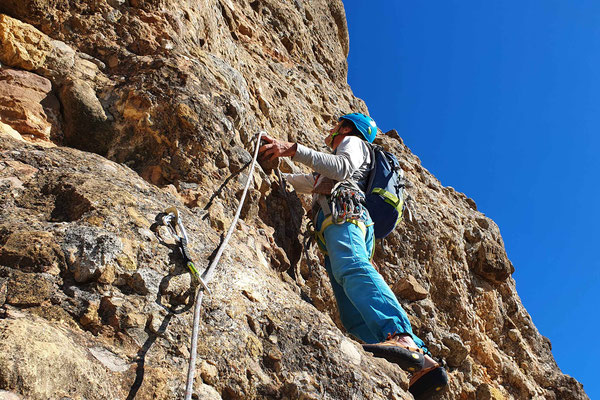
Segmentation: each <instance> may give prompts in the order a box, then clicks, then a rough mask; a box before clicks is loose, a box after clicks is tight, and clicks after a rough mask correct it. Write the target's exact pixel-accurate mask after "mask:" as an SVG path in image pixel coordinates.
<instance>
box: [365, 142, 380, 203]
mask: <svg viewBox="0 0 600 400" xmlns="http://www.w3.org/2000/svg"><path fill="white" fill-rule="evenodd" d="M365 143H366V145H367V147H368V148H369V153H370V155H371V169H370V171H369V179H368V180H367V187H366V190H365V193H371V189H373V180H374V179H375V172H376V170H377V158H376V157H375V145H374V144H371V143H369V142H365Z"/></svg>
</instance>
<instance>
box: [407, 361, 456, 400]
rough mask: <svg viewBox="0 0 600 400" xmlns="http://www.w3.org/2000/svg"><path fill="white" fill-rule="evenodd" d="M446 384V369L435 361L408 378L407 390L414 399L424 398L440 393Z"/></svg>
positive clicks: (422, 399) (420, 399) (424, 399)
mask: <svg viewBox="0 0 600 400" xmlns="http://www.w3.org/2000/svg"><path fill="white" fill-rule="evenodd" d="M446 385H448V374H447V373H446V369H445V368H444V367H442V366H440V364H438V363H436V364H435V365H434V366H432V367H430V368H427V369H425V370H422V371H419V372H417V373H416V374H414V375H413V376H412V378H411V379H410V385H409V387H408V391H409V392H410V393H411V394H412V395H413V397H414V398H415V400H426V399H430V398H431V397H432V396H433V395H435V394H437V393H440V392H441V391H442V390H443V389H444V388H445V387H446Z"/></svg>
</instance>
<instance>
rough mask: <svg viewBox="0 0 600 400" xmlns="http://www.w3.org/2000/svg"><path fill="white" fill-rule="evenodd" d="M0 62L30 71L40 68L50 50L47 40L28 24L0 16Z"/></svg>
mask: <svg viewBox="0 0 600 400" xmlns="http://www.w3.org/2000/svg"><path fill="white" fill-rule="evenodd" d="M0 43H2V45H1V46H0V61H1V62H2V63H3V64H6V65H10V66H13V67H17V68H21V69H24V70H26V71H32V70H35V69H38V68H41V67H42V66H43V65H44V63H45V61H46V57H47V55H48V52H49V51H50V50H51V49H52V45H51V44H50V40H49V38H48V37H47V36H46V35H44V34H43V33H41V32H39V31H38V30H37V29H35V28H34V27H32V26H31V25H29V24H25V23H23V22H21V21H19V20H17V19H14V18H11V17H9V16H7V15H2V14H0Z"/></svg>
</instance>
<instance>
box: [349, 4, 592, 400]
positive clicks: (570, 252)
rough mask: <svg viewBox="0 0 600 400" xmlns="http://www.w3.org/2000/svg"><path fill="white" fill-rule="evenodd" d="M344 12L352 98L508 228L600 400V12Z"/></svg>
mask: <svg viewBox="0 0 600 400" xmlns="http://www.w3.org/2000/svg"><path fill="white" fill-rule="evenodd" d="M344 5H345V8H346V16H347V18H348V28H349V31H350V55H349V58H348V61H349V73H348V83H349V84H350V86H351V87H352V89H353V91H354V94H355V95H356V96H358V97H360V98H362V99H363V100H365V102H366V103H367V106H368V107H369V111H370V113H371V116H372V117H373V118H374V119H375V120H376V121H377V123H378V125H379V127H380V128H381V129H382V130H383V131H386V130H389V129H396V130H398V132H399V133H400V135H401V136H402V137H403V138H404V140H405V143H406V144H407V145H408V147H409V148H410V149H411V150H412V151H413V153H415V154H416V155H417V156H419V158H420V159H421V161H422V164H423V166H424V167H425V168H427V169H428V170H429V171H430V172H432V173H433V174H434V175H435V176H436V177H437V178H438V179H439V180H440V181H441V182H442V184H443V185H446V186H452V187H454V188H455V189H456V190H458V191H460V192H463V193H465V194H467V195H468V196H469V197H471V198H473V199H474V200H475V201H476V203H477V206H478V209H479V210H480V211H481V212H483V213H484V214H486V215H487V216H488V217H490V218H492V219H493V220H494V221H495V222H496V223H497V224H498V226H499V227H500V231H501V233H502V236H503V239H504V242H505V246H506V249H507V253H508V256H509V258H510V259H511V261H512V262H513V264H514V265H515V268H516V272H515V274H514V275H513V277H514V278H515V280H516V282H517V290H518V293H519V295H520V297H521V299H522V301H523V303H524V305H525V307H526V308H527V310H528V311H529V313H530V314H531V316H532V318H533V321H534V323H535V324H536V326H537V327H538V329H539V331H540V332H541V334H543V335H544V336H547V337H548V338H550V340H551V341H552V345H553V354H554V356H555V358H556V360H557V362H558V365H559V367H560V368H561V369H562V371H563V372H564V373H566V374H569V375H571V376H573V377H575V378H576V379H577V380H579V381H580V382H582V383H583V384H584V388H585V390H586V393H587V394H588V396H590V398H600V397H598V396H599V395H600V380H599V379H597V376H595V371H594V368H595V361H596V359H598V358H599V357H600V350H599V348H598V347H597V346H596V339H597V338H598V336H599V335H598V330H599V328H600V326H599V325H600V323H599V321H598V320H599V318H598V317H599V311H598V308H599V307H598V305H597V304H598V300H597V294H598V292H600V261H599V260H598V256H597V247H596V246H597V241H598V229H599V226H600V215H599V214H600V213H599V211H598V198H599V195H600V190H599V187H600V182H599V179H598V176H599V173H600V162H599V161H598V157H597V155H596V153H597V152H598V150H599V149H600V23H599V22H598V21H599V20H600V19H599V17H600V2H598V1H585V0H578V1H568V0H562V1H554V0H532V1H529V0H526V1H522V0H521V1H517V0H505V1H502V2H486V1H473V0H460V1H459V0H448V1H439V2H415V1H410V2H409V1H383V0H373V1H368V2H367V1H364V0H363V1H359V0H344ZM574 348H575V349H576V350H575V351H573V349H574Z"/></svg>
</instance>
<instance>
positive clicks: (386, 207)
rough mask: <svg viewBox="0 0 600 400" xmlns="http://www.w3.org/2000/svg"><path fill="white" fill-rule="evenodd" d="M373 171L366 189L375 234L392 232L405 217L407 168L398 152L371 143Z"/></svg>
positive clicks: (379, 236) (367, 204)
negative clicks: (403, 165) (405, 175)
mask: <svg viewBox="0 0 600 400" xmlns="http://www.w3.org/2000/svg"><path fill="white" fill-rule="evenodd" d="M369 149H370V151H371V160H372V161H371V171H370V172H369V177H368V180H367V187H366V190H365V205H366V207H367V209H368V210H369V214H370V215H371V219H372V220H373V223H374V224H375V225H374V229H375V237H376V238H377V239H381V238H384V237H386V236H387V235H389V234H390V233H391V232H392V231H393V230H394V228H395V227H396V225H398V222H400V221H401V220H402V213H403V210H404V203H405V200H406V198H407V197H408V194H407V193H406V190H405V187H406V181H405V179H404V171H403V170H402V168H400V163H399V162H398V159H397V158H396V156H395V155H393V154H392V153H390V152H388V151H385V150H384V149H383V147H381V146H378V145H375V144H369Z"/></svg>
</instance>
